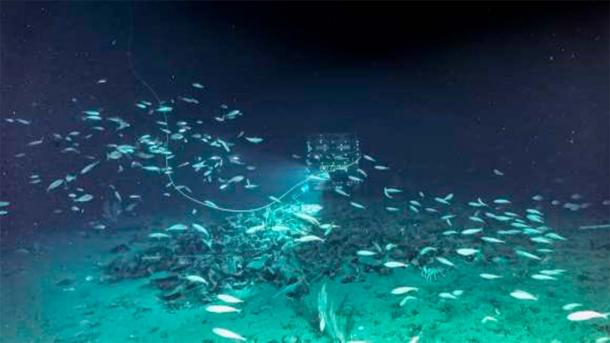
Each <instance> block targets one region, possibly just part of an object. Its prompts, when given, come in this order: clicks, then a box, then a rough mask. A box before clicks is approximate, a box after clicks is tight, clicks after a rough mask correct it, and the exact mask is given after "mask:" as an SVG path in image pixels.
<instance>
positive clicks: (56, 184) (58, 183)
mask: <svg viewBox="0 0 610 343" xmlns="http://www.w3.org/2000/svg"><path fill="white" fill-rule="evenodd" d="M63 183H64V179H57V180H55V181H53V182H51V184H50V185H49V187H47V192H48V191H51V190H53V189H55V188H57V187H59V186H61V185H62V184H63Z"/></svg>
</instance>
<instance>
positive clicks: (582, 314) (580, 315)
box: [567, 310, 610, 322]
mask: <svg viewBox="0 0 610 343" xmlns="http://www.w3.org/2000/svg"><path fill="white" fill-rule="evenodd" d="M608 315H610V312H608V313H599V312H596V311H591V310H586V311H577V312H572V313H570V314H569V315H568V317H567V318H568V320H570V321H575V322H580V321H583V320H591V319H608Z"/></svg>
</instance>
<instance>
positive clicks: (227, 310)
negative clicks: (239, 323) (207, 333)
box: [205, 305, 241, 313]
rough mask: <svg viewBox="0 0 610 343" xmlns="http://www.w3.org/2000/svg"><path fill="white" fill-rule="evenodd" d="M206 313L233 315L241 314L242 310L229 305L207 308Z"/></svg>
mask: <svg viewBox="0 0 610 343" xmlns="http://www.w3.org/2000/svg"><path fill="white" fill-rule="evenodd" d="M205 310H206V311H208V312H212V313H232V312H241V310H240V309H238V308H235V307H233V306H228V305H210V306H207V307H206V308H205Z"/></svg>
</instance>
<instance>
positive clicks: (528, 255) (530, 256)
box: [515, 249, 542, 260]
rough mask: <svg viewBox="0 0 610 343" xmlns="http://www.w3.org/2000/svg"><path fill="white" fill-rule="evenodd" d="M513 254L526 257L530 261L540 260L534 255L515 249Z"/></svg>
mask: <svg viewBox="0 0 610 343" xmlns="http://www.w3.org/2000/svg"><path fill="white" fill-rule="evenodd" d="M515 254H517V255H519V256H522V257H526V258H529V259H532V260H541V259H542V258H540V257H539V256H536V255H534V254H531V253H529V252H527V251H525V250H520V249H515Z"/></svg>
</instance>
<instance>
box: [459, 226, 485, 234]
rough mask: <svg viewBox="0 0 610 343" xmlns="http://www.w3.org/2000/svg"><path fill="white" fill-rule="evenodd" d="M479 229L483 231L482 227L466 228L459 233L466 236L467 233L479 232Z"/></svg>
mask: <svg viewBox="0 0 610 343" xmlns="http://www.w3.org/2000/svg"><path fill="white" fill-rule="evenodd" d="M481 231H483V229H482V228H475V229H466V230H463V231H462V232H461V234H462V235H466V236H468V235H474V234H477V233H479V232H481Z"/></svg>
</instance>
